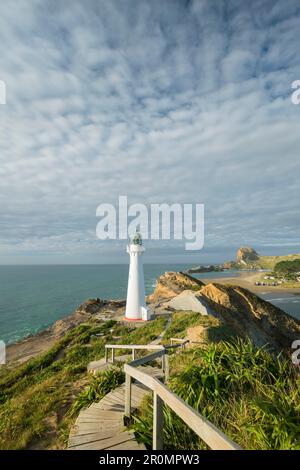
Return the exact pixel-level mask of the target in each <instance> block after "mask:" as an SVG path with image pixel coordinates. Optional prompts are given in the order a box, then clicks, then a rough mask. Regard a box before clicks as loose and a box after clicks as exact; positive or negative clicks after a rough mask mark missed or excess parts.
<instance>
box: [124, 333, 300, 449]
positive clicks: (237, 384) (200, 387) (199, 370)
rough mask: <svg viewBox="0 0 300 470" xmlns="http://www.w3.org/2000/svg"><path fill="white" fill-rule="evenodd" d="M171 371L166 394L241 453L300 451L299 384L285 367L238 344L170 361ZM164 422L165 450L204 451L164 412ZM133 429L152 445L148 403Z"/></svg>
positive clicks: (225, 344) (246, 343) (285, 363)
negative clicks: (177, 398)
mask: <svg viewBox="0 0 300 470" xmlns="http://www.w3.org/2000/svg"><path fill="white" fill-rule="evenodd" d="M171 366H172V367H171V372H172V374H173V377H172V379H171V381H170V388H171V389H172V390H173V391H174V392H175V393H176V394H177V395H179V396H180V397H182V398H183V399H184V400H185V401H186V402H187V403H189V404H190V405H191V406H192V407H193V408H195V409H196V410H197V411H199V413H201V414H202V415H203V416H205V417H206V418H208V419H209V420H210V421H211V422H212V423H213V424H215V425H216V426H217V427H218V428H220V429H221V430H222V431H223V432H224V433H225V434H227V435H228V436H229V437H231V438H232V439H233V440H234V441H235V442H237V443H238V444H240V445H241V446H242V447H243V448H245V449H300V392H299V390H300V388H299V385H300V384H299V378H297V375H296V373H295V370H294V369H293V367H292V365H291V363H290V361H284V360H282V359H280V358H276V359H274V358H273V357H272V356H271V355H270V354H269V353H268V352H267V351H266V350H265V349H264V348H255V347H254V346H253V344H252V343H251V341H250V340H247V341H241V340H238V341H237V342H235V343H230V342H220V343H218V344H210V345H209V347H208V348H206V349H200V348H198V349H194V350H189V351H186V352H184V353H181V354H180V356H179V355H174V356H173V357H172V358H171ZM164 420H165V426H164V443H165V448H166V449H177V450H182V449H201V448H205V445H204V444H203V442H200V440H199V438H198V437H197V436H196V435H195V434H194V433H193V432H192V431H191V430H190V429H189V428H188V427H187V426H186V425H185V424H184V423H183V422H182V421H181V420H180V419H179V418H178V417H177V416H176V415H175V414H174V413H173V412H172V411H171V410H170V409H169V408H168V407H164ZM133 429H134V431H135V434H136V436H137V438H138V439H139V441H141V442H144V443H145V444H146V445H147V446H150V445H151V442H152V404H151V401H149V399H148V400H147V401H146V403H144V406H143V407H142V408H141V410H140V412H139V414H138V415H137V416H136V418H135V423H134V425H133Z"/></svg>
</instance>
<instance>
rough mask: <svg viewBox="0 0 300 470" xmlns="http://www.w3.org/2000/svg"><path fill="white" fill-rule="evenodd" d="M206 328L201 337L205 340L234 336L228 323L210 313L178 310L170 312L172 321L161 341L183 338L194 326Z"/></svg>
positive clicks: (167, 341)
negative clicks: (203, 314) (225, 323)
mask: <svg viewBox="0 0 300 470" xmlns="http://www.w3.org/2000/svg"><path fill="white" fill-rule="evenodd" d="M200 325H201V326H203V327H204V328H206V331H205V334H204V336H203V339H206V340H207V341H219V340H221V339H229V338H230V337H233V336H234V333H233V331H232V330H231V328H230V327H229V326H228V325H224V324H223V323H221V322H220V320H218V319H217V318H215V317H213V316H212V315H205V316H202V315H200V314H199V313H195V312H186V311H178V312H174V313H173V314H172V323H171V324H170V326H169V327H168V329H167V331H166V333H165V335H164V338H163V343H167V344H169V342H170V338H182V339H183V338H185V337H186V334H187V330H188V328H192V327H195V326H200Z"/></svg>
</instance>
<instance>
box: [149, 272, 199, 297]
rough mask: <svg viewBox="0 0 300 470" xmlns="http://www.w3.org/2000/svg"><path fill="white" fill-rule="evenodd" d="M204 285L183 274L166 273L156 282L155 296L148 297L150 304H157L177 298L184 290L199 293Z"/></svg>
mask: <svg viewBox="0 0 300 470" xmlns="http://www.w3.org/2000/svg"><path fill="white" fill-rule="evenodd" d="M202 286H204V283H203V282H202V281H200V280H199V279H196V278H194V277H192V276H189V275H188V274H185V273H182V272H177V273H176V272H166V273H165V274H163V275H162V276H160V277H159V279H158V280H157V282H156V286H155V289H154V292H153V294H151V295H149V296H148V301H149V302H157V301H161V300H164V299H168V298H171V297H175V296H176V295H178V294H180V292H183V291H184V290H187V289H188V290H193V291H197V290H199V289H200V288H201V287H202Z"/></svg>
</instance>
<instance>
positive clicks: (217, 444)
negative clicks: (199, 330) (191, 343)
mask: <svg viewBox="0 0 300 470" xmlns="http://www.w3.org/2000/svg"><path fill="white" fill-rule="evenodd" d="M178 346H180V345H178ZM167 349H168V347H166V348H163V349H161V350H160V351H157V352H154V353H152V354H149V355H148V356H145V357H143V358H141V360H140V359H137V360H135V361H132V362H131V363H129V364H125V365H124V371H125V374H126V375H125V377H126V379H125V416H126V417H127V418H130V415H131V384H132V380H133V379H135V380H138V381H139V382H140V383H142V384H143V385H145V386H146V387H148V388H149V389H150V390H152V391H153V449H154V450H161V449H162V448H163V442H162V436H163V403H166V405H168V406H169V407H170V408H171V409H172V410H173V411H174V412H175V413H176V414H177V415H178V416H179V417H180V418H181V419H182V420H183V421H184V422H185V423H186V424H187V425H188V426H189V427H190V428H191V429H192V430H193V431H194V432H195V433H196V434H197V435H198V436H199V437H200V439H202V440H203V441H204V442H205V443H206V444H207V445H208V446H209V447H210V448H211V449H213V450H241V447H240V446H239V445H238V444H236V443H235V442H234V441H232V440H231V439H230V438H229V437H227V436H226V435H225V434H224V433H223V432H222V431H220V430H219V429H218V428H217V427H216V426H215V425H214V424H212V423H211V422H210V421H208V420H207V419H206V418H204V417H203V416H201V415H200V413H198V411H196V410H194V408H192V407H191V406H190V405H188V404H187V403H186V402H185V401H184V400H182V398H180V397H178V396H177V395H176V394H175V393H173V392H172V391H171V390H170V389H169V388H168V387H167V386H166V385H164V384H162V383H161V382H160V381H159V380H157V379H156V378H154V377H152V376H151V375H149V374H147V373H145V372H143V371H142V370H140V369H136V368H135V367H136V366H138V365H141V364H145V363H146V362H150V361H153V360H154V359H157V358H158V357H162V358H163V357H164V358H165V360H166V359H168V356H167ZM163 362H164V363H165V361H163Z"/></svg>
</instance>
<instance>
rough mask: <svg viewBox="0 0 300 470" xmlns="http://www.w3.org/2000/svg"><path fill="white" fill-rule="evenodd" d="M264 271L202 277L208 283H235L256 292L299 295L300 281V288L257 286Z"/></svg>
mask: <svg viewBox="0 0 300 470" xmlns="http://www.w3.org/2000/svg"><path fill="white" fill-rule="evenodd" d="M261 275H262V273H261V272H260V271H254V272H250V273H249V272H241V273H240V274H239V275H237V276H233V277H222V278H220V277H216V278H202V279H201V280H203V282H205V283H206V284H209V283H212V282H217V283H219V284H226V285H229V284H235V285H238V286H241V287H244V288H245V289H248V290H250V291H251V292H254V293H255V294H263V293H264V294H267V293H269V292H273V293H274V292H277V293H280V292H281V293H290V294H295V295H299V294H300V283H299V288H297V287H293V288H288V287H282V286H280V285H279V286H256V285H255V282H256V281H258V280H259V279H260V278H261Z"/></svg>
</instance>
